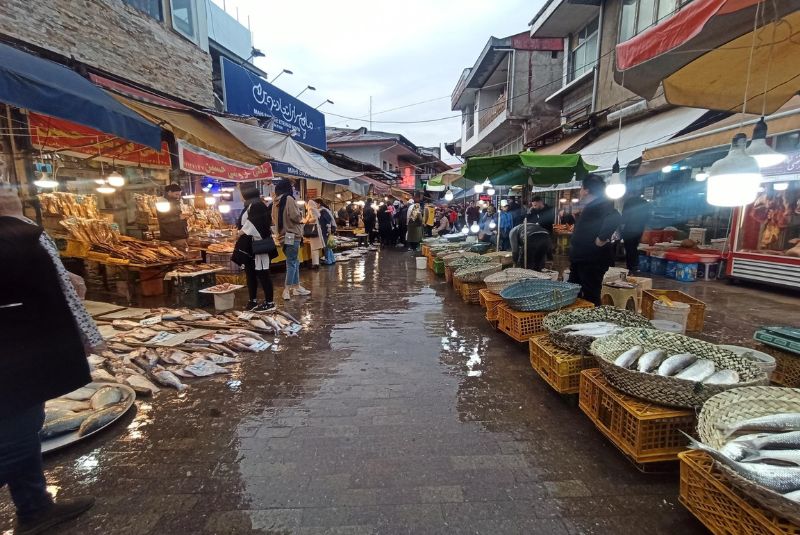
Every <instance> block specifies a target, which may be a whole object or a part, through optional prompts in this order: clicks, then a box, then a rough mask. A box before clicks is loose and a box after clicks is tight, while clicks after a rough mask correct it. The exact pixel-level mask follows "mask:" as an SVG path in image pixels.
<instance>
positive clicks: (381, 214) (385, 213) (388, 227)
mask: <svg viewBox="0 0 800 535" xmlns="http://www.w3.org/2000/svg"><path fill="white" fill-rule="evenodd" d="M378 232H379V233H380V237H381V247H389V246H390V245H391V242H392V214H391V213H390V212H389V208H388V207H387V206H386V205H385V204H384V205H383V206H381V207H380V208H378Z"/></svg>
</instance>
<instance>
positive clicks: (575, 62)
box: [569, 19, 599, 81]
mask: <svg viewBox="0 0 800 535" xmlns="http://www.w3.org/2000/svg"><path fill="white" fill-rule="evenodd" d="M597 30H598V25H597V19H594V20H593V21H592V22H590V23H589V24H587V25H586V27H584V28H583V29H582V30H581V31H579V32H578V33H576V34H574V35H573V36H572V38H571V39H570V41H571V42H570V59H569V61H570V71H569V81H572V80H574V79H575V78H577V77H578V76H580V75H581V74H583V73H585V72H587V71H590V70H592V69H593V68H594V66H595V64H596V63H597V39H598V34H599V32H598V31H597Z"/></svg>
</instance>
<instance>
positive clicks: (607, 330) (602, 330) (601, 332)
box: [567, 326, 620, 338]
mask: <svg viewBox="0 0 800 535" xmlns="http://www.w3.org/2000/svg"><path fill="white" fill-rule="evenodd" d="M619 330H620V328H619V327H616V326H614V327H599V328H596V329H583V330H580V331H569V332H567V334H569V335H572V336H592V337H595V338H597V337H600V336H608V335H611V334H614V333H615V332H617V331H619Z"/></svg>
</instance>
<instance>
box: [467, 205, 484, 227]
mask: <svg viewBox="0 0 800 535" xmlns="http://www.w3.org/2000/svg"><path fill="white" fill-rule="evenodd" d="M480 217H481V209H480V208H479V207H478V205H476V204H475V201H471V202H470V203H469V207H468V208H467V225H469V226H472V224H473V223H477V222H478V221H479V220H480Z"/></svg>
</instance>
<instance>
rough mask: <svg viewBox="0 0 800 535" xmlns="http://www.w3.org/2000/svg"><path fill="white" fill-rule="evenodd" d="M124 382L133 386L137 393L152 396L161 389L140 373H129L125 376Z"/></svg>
mask: <svg viewBox="0 0 800 535" xmlns="http://www.w3.org/2000/svg"><path fill="white" fill-rule="evenodd" d="M125 384H127V385H128V386H130V387H131V388H133V391H134V392H136V393H137V394H141V395H144V396H152V395H153V394H155V393H157V392H160V391H161V389H160V388H158V387H157V386H156V385H154V384H153V383H152V382H151V381H150V380H149V379H147V378H146V377H143V376H141V375H129V376H128V377H126V378H125Z"/></svg>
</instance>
